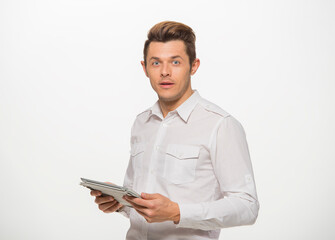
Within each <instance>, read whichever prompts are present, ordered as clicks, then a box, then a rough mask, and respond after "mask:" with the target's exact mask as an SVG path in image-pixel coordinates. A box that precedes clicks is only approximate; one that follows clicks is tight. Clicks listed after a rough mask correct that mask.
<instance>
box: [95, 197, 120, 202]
mask: <svg viewBox="0 0 335 240" xmlns="http://www.w3.org/2000/svg"><path fill="white" fill-rule="evenodd" d="M112 201H114V198H113V197H112V196H105V197H99V196H98V197H96V198H95V203H97V204H103V203H107V202H112ZM115 201H116V200H115Z"/></svg>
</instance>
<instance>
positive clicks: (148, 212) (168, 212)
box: [123, 193, 180, 224]
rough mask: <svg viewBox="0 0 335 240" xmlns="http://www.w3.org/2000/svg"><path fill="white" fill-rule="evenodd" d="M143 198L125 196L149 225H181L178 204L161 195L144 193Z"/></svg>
mask: <svg viewBox="0 0 335 240" xmlns="http://www.w3.org/2000/svg"><path fill="white" fill-rule="evenodd" d="M141 197H142V198H134V197H130V196H127V195H126V196H124V197H123V198H124V199H125V200H127V201H128V202H129V203H130V204H131V205H132V206H133V207H134V209H135V210H136V211H137V212H138V213H139V214H141V215H142V216H143V217H144V218H145V219H146V220H147V222H148V223H153V222H164V221H173V222H174V223H175V224H178V223H179V219H180V211H179V206H178V203H175V202H172V201H171V200H170V199H168V198H167V197H164V196H163V195H161V194H159V193H154V194H149V193H142V194H141Z"/></svg>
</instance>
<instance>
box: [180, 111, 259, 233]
mask: <svg viewBox="0 0 335 240" xmlns="http://www.w3.org/2000/svg"><path fill="white" fill-rule="evenodd" d="M210 155H211V160H212V164H213V168H214V172H215V175H216V178H217V180H218V182H219V185H220V191H221V196H222V198H220V199H218V200H216V201H212V202H201V203H194V204H179V209H180V221H179V223H178V224H177V227H183V228H196V229H202V230H215V229H220V228H226V227H233V226H240V225H250V224H253V223H254V222H255V221H256V219H257V216H258V210H259V203H258V199H257V193H256V186H255V181H254V174H253V170H252V165H251V160H250V155H249V149H248V144H247V141H246V135H245V132H244V129H243V127H242V125H241V124H240V123H239V122H238V121H237V120H236V119H235V118H234V117H232V116H231V115H230V116H228V117H225V118H223V119H222V120H220V122H219V123H218V126H217V127H216V128H215V131H214V134H213V137H212V140H211V143H210Z"/></svg>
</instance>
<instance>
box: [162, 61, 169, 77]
mask: <svg viewBox="0 0 335 240" xmlns="http://www.w3.org/2000/svg"><path fill="white" fill-rule="evenodd" d="M161 77H171V72H170V68H169V66H168V64H163V65H162V68H161Z"/></svg>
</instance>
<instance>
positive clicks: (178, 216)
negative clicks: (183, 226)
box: [172, 202, 180, 224]
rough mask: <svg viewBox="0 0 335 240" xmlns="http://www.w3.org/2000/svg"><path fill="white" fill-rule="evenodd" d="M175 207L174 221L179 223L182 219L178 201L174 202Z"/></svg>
mask: <svg viewBox="0 0 335 240" xmlns="http://www.w3.org/2000/svg"><path fill="white" fill-rule="evenodd" d="M173 207H174V211H173V212H174V215H173V217H172V221H173V223H174V224H178V223H179V221H180V210H179V205H178V203H175V202H174V203H173Z"/></svg>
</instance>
